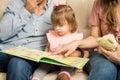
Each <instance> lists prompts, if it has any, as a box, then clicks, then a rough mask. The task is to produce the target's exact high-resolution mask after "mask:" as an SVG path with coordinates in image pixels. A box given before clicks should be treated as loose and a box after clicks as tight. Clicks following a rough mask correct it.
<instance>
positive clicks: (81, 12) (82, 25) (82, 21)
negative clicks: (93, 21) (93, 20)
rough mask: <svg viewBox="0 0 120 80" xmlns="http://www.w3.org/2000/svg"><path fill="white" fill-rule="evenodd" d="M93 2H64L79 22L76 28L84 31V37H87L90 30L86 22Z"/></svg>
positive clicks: (83, 0)
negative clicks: (71, 9)
mask: <svg viewBox="0 0 120 80" xmlns="http://www.w3.org/2000/svg"><path fill="white" fill-rule="evenodd" d="M93 2H94V0H67V2H66V3H67V4H68V5H70V6H71V7H72V8H73V10H74V12H75V15H76V18H77V21H78V24H79V29H78V30H79V31H80V32H83V33H84V38H85V37H87V36H88V35H89V32H90V27H89V26H88V25H87V24H88V18H89V14H90V12H91V9H92V5H93Z"/></svg>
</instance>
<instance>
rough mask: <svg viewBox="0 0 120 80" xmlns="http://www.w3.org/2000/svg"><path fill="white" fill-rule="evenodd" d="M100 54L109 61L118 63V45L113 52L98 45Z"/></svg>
mask: <svg viewBox="0 0 120 80" xmlns="http://www.w3.org/2000/svg"><path fill="white" fill-rule="evenodd" d="M100 49H101V51H102V54H103V55H104V56H105V57H106V58H107V59H108V60H110V61H112V62H114V63H117V64H119V65H120V45H118V47H117V49H116V51H115V52H112V51H108V50H106V49H104V48H102V47H100Z"/></svg>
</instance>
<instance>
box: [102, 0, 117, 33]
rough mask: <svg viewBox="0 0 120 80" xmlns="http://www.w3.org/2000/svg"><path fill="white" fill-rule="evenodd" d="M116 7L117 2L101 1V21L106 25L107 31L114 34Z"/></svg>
mask: <svg viewBox="0 0 120 80" xmlns="http://www.w3.org/2000/svg"><path fill="white" fill-rule="evenodd" d="M117 5H118V0H101V6H102V7H103V16H104V17H103V20H104V21H105V22H106V23H107V25H108V31H110V32H114V31H115V29H116V25H117V15H116V13H117Z"/></svg>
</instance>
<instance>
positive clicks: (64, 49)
mask: <svg viewBox="0 0 120 80" xmlns="http://www.w3.org/2000/svg"><path fill="white" fill-rule="evenodd" d="M78 46H79V41H72V42H70V43H68V44H64V45H60V46H59V47H58V48H57V49H56V50H55V52H54V54H61V53H62V54H63V55H64V56H69V55H70V54H72V53H73V52H74V51H75V50H76V49H77V47H78Z"/></svg>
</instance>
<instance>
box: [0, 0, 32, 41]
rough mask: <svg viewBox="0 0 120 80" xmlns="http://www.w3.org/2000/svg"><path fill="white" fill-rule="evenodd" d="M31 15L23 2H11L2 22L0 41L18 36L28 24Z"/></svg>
mask: <svg viewBox="0 0 120 80" xmlns="http://www.w3.org/2000/svg"><path fill="white" fill-rule="evenodd" d="M29 15H30V13H29V12H28V11H27V10H26V9H25V8H24V2H23V0H11V1H10V3H9V4H8V6H7V8H6V10H5V12H4V14H3V18H2V19H1V21H0V40H6V39H8V38H10V37H12V36H14V35H16V34H17V33H18V32H19V31H20V30H21V29H22V28H23V27H24V25H25V24H26V23H27V21H28V17H29Z"/></svg>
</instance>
